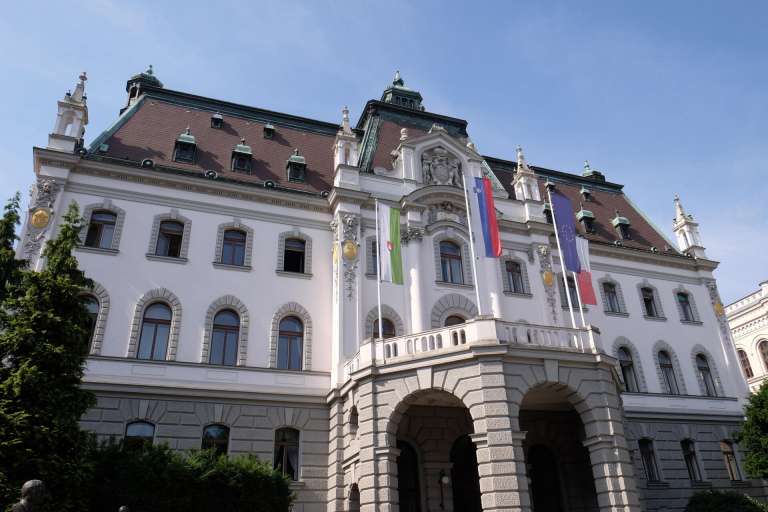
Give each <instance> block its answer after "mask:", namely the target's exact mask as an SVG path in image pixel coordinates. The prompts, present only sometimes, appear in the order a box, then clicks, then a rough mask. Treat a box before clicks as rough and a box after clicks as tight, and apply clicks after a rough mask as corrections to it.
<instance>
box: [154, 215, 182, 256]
mask: <svg viewBox="0 0 768 512" xmlns="http://www.w3.org/2000/svg"><path fill="white" fill-rule="evenodd" d="M183 239H184V224H182V223H181V222H178V221H175V220H164V221H162V222H161V223H160V229H159V231H158V233H157V247H156V248H155V255H156V256H166V257H169V258H178V257H179V256H181V243H182V241H183Z"/></svg>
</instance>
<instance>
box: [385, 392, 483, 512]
mask: <svg viewBox="0 0 768 512" xmlns="http://www.w3.org/2000/svg"><path fill="white" fill-rule="evenodd" d="M398 411H399V412H400V415H401V416H400V419H399V423H398V425H397V434H396V439H397V441H396V442H397V448H398V449H399V450H400V454H399V456H398V458H397V490H398V497H399V499H398V501H399V505H400V511H401V512H428V511H434V510H437V511H440V512H442V511H446V512H451V511H462V512H482V508H481V507H480V479H479V477H478V473H477V455H476V453H475V445H474V443H473V442H472V440H471V439H470V437H469V434H471V433H473V431H474V430H473V426H472V418H471V416H470V415H469V410H468V409H467V408H466V407H464V404H462V403H461V401H460V400H459V399H458V398H456V397H455V396H453V395H451V394H450V393H447V392H444V391H438V390H429V391H424V392H420V393H416V394H414V395H411V396H410V397H408V398H406V399H405V401H404V403H403V404H401V405H400V406H398Z"/></svg>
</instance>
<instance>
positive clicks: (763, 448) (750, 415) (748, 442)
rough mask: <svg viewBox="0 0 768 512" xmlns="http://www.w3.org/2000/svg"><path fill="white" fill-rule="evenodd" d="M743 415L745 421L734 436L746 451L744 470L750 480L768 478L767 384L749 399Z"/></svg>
mask: <svg viewBox="0 0 768 512" xmlns="http://www.w3.org/2000/svg"><path fill="white" fill-rule="evenodd" d="M745 414H746V417H747V420H746V421H745V422H744V425H743V426H742V429H741V432H739V434H738V435H737V436H736V441H737V442H738V443H739V446H740V447H741V448H742V449H744V450H745V451H746V456H745V457H744V468H745V469H746V470H747V474H749V476H751V477H752V478H768V382H766V383H763V385H762V386H760V389H759V390H758V391H757V392H756V393H753V394H752V395H751V396H750V397H749V399H748V401H747V407H746V410H745Z"/></svg>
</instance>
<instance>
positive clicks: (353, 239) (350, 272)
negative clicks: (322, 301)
mask: <svg viewBox="0 0 768 512" xmlns="http://www.w3.org/2000/svg"><path fill="white" fill-rule="evenodd" d="M359 228H360V219H359V217H358V216H357V215H354V214H351V213H342V214H340V215H339V217H338V218H337V219H335V220H333V221H332V222H331V229H332V230H333V233H334V235H333V241H334V243H333V261H334V265H338V263H339V262H341V264H342V268H341V269H340V270H341V272H338V271H337V272H334V285H335V286H338V284H339V281H338V279H339V273H341V275H342V280H343V282H344V295H345V296H346V298H347V300H352V299H353V298H354V296H355V282H356V278H357V267H358V263H359V258H358V255H359V252H358V248H359V246H360V243H359V242H358V239H359ZM339 246H341V247H339Z"/></svg>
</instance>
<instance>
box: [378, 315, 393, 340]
mask: <svg viewBox="0 0 768 512" xmlns="http://www.w3.org/2000/svg"><path fill="white" fill-rule="evenodd" d="M383 324H384V333H383V336H382V337H383V338H385V339H386V338H394V337H395V336H396V333H395V324H393V323H392V320H390V319H389V318H384V319H383ZM373 337H374V338H378V337H379V319H378V318H377V319H376V320H374V321H373Z"/></svg>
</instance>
